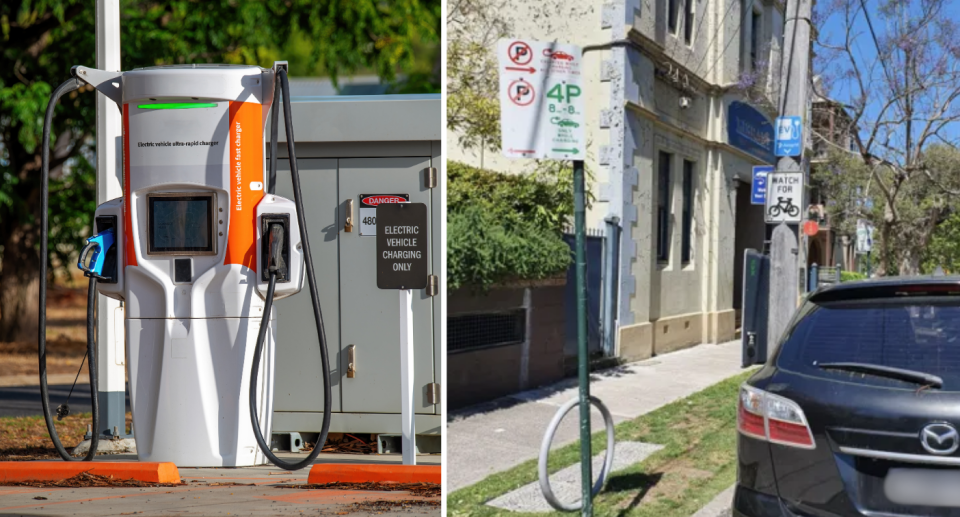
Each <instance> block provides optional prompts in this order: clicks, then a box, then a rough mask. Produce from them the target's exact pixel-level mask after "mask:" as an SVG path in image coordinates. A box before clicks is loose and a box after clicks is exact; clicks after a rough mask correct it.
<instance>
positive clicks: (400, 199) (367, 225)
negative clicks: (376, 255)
mask: <svg viewBox="0 0 960 517" xmlns="http://www.w3.org/2000/svg"><path fill="white" fill-rule="evenodd" d="M409 202H410V194H360V214H359V215H360V235H361V236H364V237H366V236H374V235H376V234H377V206H379V205H385V204H390V203H409Z"/></svg>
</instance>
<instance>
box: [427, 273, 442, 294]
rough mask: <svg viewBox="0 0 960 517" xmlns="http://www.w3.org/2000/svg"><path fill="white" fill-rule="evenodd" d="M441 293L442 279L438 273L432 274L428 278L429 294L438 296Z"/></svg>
mask: <svg viewBox="0 0 960 517" xmlns="http://www.w3.org/2000/svg"><path fill="white" fill-rule="evenodd" d="M438 294H440V279H439V278H437V275H430V276H429V277H428V278H427V296H436V295H438Z"/></svg>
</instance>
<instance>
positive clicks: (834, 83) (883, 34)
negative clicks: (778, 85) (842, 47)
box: [788, 0, 960, 139]
mask: <svg viewBox="0 0 960 517" xmlns="http://www.w3.org/2000/svg"><path fill="white" fill-rule="evenodd" d="M846 3H850V5H854V6H859V3H860V0H819V2H818V4H817V5H816V6H815V9H817V10H818V11H819V12H822V11H823V10H824V9H829V8H831V7H836V6H838V5H845V4H846ZM934 3H942V4H943V8H942V11H941V16H940V17H938V19H940V20H943V21H952V22H958V24H960V9H958V8H957V7H958V5H960V4H958V2H957V0H926V1H925V2H924V4H925V5H931V4H934ZM864 4H865V5H866V8H867V9H868V10H869V12H870V19H871V21H872V22H873V27H874V30H875V31H876V34H877V38H878V40H879V41H880V42H881V44H883V43H884V42H885V41H887V40H888V39H889V38H890V37H892V36H893V35H894V34H895V33H896V32H895V30H894V28H893V25H892V22H893V21H895V20H897V19H899V16H894V17H891V16H885V15H884V14H883V12H884V11H886V12H892V13H896V12H897V10H895V9H894V10H891V9H890V7H892V6H901V5H902V6H905V10H904V13H905V14H906V16H908V17H910V16H912V17H917V16H919V14H920V12H921V5H923V4H921V2H920V1H918V0H897V1H895V2H892V1H890V0H864ZM788 16H789V13H788ZM818 21H819V22H820V23H821V25H820V27H819V32H820V39H821V40H826V41H829V42H834V43H836V42H838V41H842V39H843V37H844V33H845V30H846V27H845V25H846V23H845V20H844V17H843V16H842V15H841V14H834V15H833V16H831V17H829V18H828V19H826V21H825V23H823V22H824V20H818ZM853 30H854V32H855V33H856V38H855V40H854V45H853V48H854V50H855V53H856V55H857V56H858V61H859V62H860V63H861V65H871V64H875V63H876V57H877V50H876V48H875V46H874V42H873V39H872V38H871V35H870V30H869V27H868V25H867V21H866V18H865V16H864V13H863V10H862V9H860V10H858V11H857V16H856V19H855V23H854V24H853ZM958 36H960V35H958ZM957 39H960V37H958V38H947V40H948V44H952V45H958V47H960V42H956V40H957ZM921 41H922V38H921V39H919V40H918V43H919V42H921ZM926 48H927V49H929V50H932V51H933V52H932V55H931V57H932V58H934V59H938V58H941V57H944V51H945V46H944V45H939V44H935V45H926ZM814 49H815V52H817V53H818V54H822V55H826V54H828V53H829V51H827V50H826V49H823V48H821V47H818V46H815V47H814ZM954 49H955V50H956V49H957V47H955V48H954ZM955 55H956V56H957V57H951V58H949V61H950V62H951V63H952V64H954V65H957V64H958V63H960V54H955ZM886 64H887V70H888V73H890V74H892V75H894V76H895V77H898V78H900V79H902V77H903V75H902V72H901V69H902V67H898V66H897V63H895V62H891V61H887V62H886ZM822 71H823V72H827V73H826V74H825V75H826V76H827V77H832V80H831V79H828V82H829V83H830V89H829V91H827V92H826V93H827V94H829V95H830V96H831V97H832V98H834V99H836V100H838V101H841V102H845V103H850V102H852V101H853V100H854V98H855V95H857V88H856V87H855V82H854V81H853V79H852V78H843V77H838V75H839V74H842V73H844V72H848V71H850V66H849V58H847V57H846V56H840V57H839V58H837V59H832V60H830V62H829V63H827V64H826V66H824V63H823V62H822V61H820V62H816V63H815V68H814V73H820V72H822ZM862 71H863V73H864V74H865V76H867V79H868V80H869V83H868V84H869V85H870V88H869V89H870V92H871V94H870V98H869V101H868V104H867V106H868V108H867V118H868V119H870V118H875V117H876V115H877V113H878V112H879V110H880V108H881V106H882V104H883V103H884V102H885V101H886V100H887V99H888V97H889V96H888V95H886V93H887V92H888V91H889V90H888V89H887V87H886V85H885V84H884V83H885V81H884V79H883V77H884V73H885V72H884V70H883V68H881V67H880V66H878V65H876V66H874V68H873V69H872V70H869V69H867V67H866V66H864V67H863V68H862ZM958 84H960V83H958ZM958 108H960V103H958ZM914 125H915V126H920V125H921V124H918V123H915V124H914ZM956 126H957V125H956V124H952V125H951V127H950V128H949V129H948V130H946V131H945V132H944V135H945V136H946V137H947V138H948V139H953V138H956V137H957V136H958V135H960V128H958V127H956ZM865 129H866V128H865V127H861V134H862V133H863V130H865ZM892 130H893V131H894V132H895V133H896V138H898V139H902V138H903V136H904V135H905V127H904V126H903V125H899V126H894V127H892ZM918 133H919V129H917V128H915V131H914V134H915V135H916V134H918Z"/></svg>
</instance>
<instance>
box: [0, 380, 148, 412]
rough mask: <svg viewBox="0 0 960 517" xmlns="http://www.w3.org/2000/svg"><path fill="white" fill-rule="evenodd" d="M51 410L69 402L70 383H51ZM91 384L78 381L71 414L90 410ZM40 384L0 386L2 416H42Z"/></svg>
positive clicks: (128, 405) (0, 410) (71, 403)
mask: <svg viewBox="0 0 960 517" xmlns="http://www.w3.org/2000/svg"><path fill="white" fill-rule="evenodd" d="M49 388H50V411H51V412H53V413H54V414H55V413H56V410H57V406H58V405H60V404H63V403H66V402H67V395H68V394H69V393H70V384H55V385H50V386H49ZM129 393H130V392H129V391H128V392H127V408H129V407H130V394H129ZM90 408H91V406H90V385H89V384H86V383H82V384H81V383H77V387H76V388H74V390H73V395H72V396H71V397H70V414H76V413H86V412H90ZM41 415H43V406H42V405H41V403H40V386H14V387H0V417H7V416H41Z"/></svg>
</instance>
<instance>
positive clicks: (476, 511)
mask: <svg viewBox="0 0 960 517" xmlns="http://www.w3.org/2000/svg"><path fill="white" fill-rule="evenodd" d="M752 374H753V370H751V371H749V372H744V373H742V374H740V375H737V376H734V377H731V378H729V379H727V380H724V381H722V382H720V383H717V384H715V385H713V386H710V387H709V388H707V389H705V390H703V391H700V392H697V393H694V394H693V395H690V396H689V397H687V398H684V399H681V400H678V401H676V402H673V403H671V404H668V405H666V406H664V407H662V408H660V409H657V410H656V411H652V412H650V413H647V414H645V415H643V416H640V417H638V418H636V419H635V420H631V421H627V422H623V423H621V424H619V425H618V426H617V428H616V437H617V441H618V442H619V441H640V442H647V443H656V444H660V445H663V446H664V448H663V449H662V450H660V451H658V452H656V453H654V454H653V455H651V456H650V457H648V458H647V459H646V460H644V461H642V462H640V463H637V464H635V465H631V466H630V467H628V468H626V469H623V470H620V471H617V472H615V473H614V474H613V475H611V476H610V478H609V480H608V481H607V484H606V486H605V487H604V489H603V491H602V492H601V493H600V494H599V495H598V496H597V497H596V498H595V499H594V514H595V515H616V516H620V515H636V516H643V517H647V516H649V517H688V516H690V515H692V514H693V513H695V512H696V511H697V510H698V509H700V508H701V507H702V506H703V505H705V504H707V503H708V502H709V501H710V500H711V499H713V498H714V497H715V496H716V495H717V494H719V493H720V492H722V491H723V490H724V489H726V488H727V487H729V486H730V485H732V484H733V483H734V481H735V480H736V471H737V466H736V457H737V431H736V426H737V414H736V405H737V391H738V388H739V386H740V384H741V383H742V382H743V381H745V380H746V379H747V378H748V377H750V375H752ZM605 449H606V433H603V432H600V433H596V434H594V435H593V438H592V451H593V454H594V455H596V454H599V453H601V452H602V451H604V450H605ZM579 457H580V444H579V442H575V443H572V444H569V445H567V446H564V447H561V448H560V449H557V450H554V451H552V452H551V455H550V462H549V469H550V472H551V473H552V472H556V471H558V470H560V469H562V468H564V467H568V466H570V465H573V464H576V463H578V462H579ZM594 476H596V473H594ZM535 481H537V461H536V460H530V461H527V462H525V463H523V464H521V465H518V466H516V467H514V468H512V469H510V470H507V471H505V472H501V473H498V474H494V475H492V476H490V477H488V478H486V479H484V480H483V481H481V482H479V483H477V484H475V485H472V486H469V487H467V488H463V489H461V490H458V491H456V492H454V493H452V494H450V495H449V496H448V498H447V512H448V515H458V516H465V515H470V516H491V515H518V514H517V513H514V512H507V511H505V510H500V509H498V508H493V507H490V506H486V504H485V503H486V502H487V501H489V500H491V499H494V498H496V497H499V496H500V495H503V494H505V493H507V492H509V491H511V490H515V489H517V488H520V487H521V486H523V485H526V484H528V483H533V482H535ZM556 515H561V514H560V513H556Z"/></svg>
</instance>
